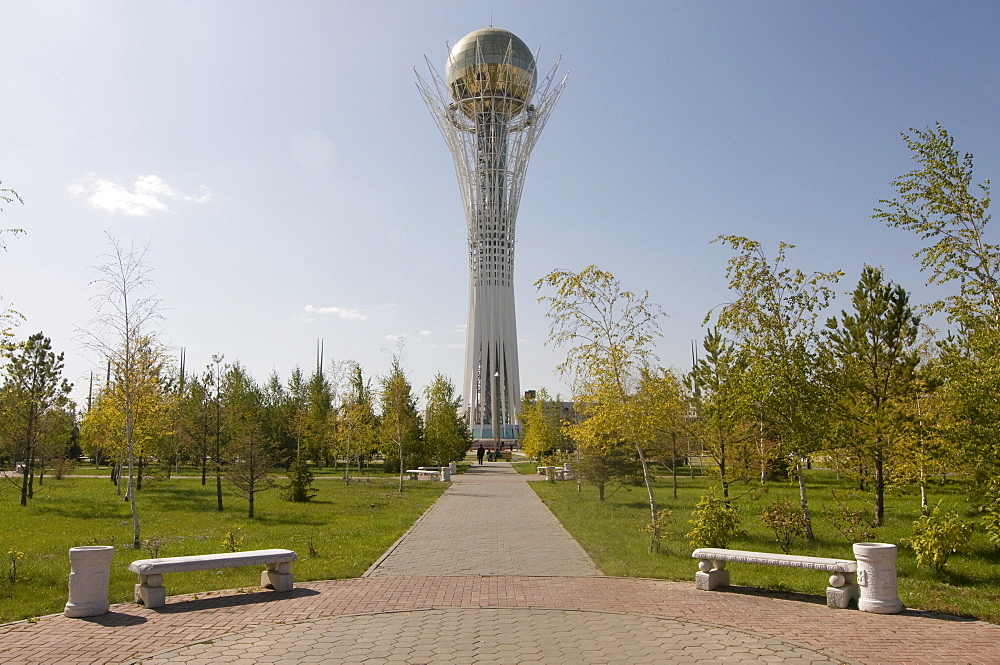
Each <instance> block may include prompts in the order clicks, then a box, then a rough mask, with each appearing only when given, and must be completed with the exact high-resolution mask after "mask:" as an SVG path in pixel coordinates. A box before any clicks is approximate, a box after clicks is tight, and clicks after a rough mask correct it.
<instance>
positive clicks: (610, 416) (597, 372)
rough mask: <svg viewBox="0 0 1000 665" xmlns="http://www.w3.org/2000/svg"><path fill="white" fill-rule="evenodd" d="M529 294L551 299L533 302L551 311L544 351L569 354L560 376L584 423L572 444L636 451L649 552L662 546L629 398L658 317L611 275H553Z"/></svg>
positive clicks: (647, 360) (593, 271)
mask: <svg viewBox="0 0 1000 665" xmlns="http://www.w3.org/2000/svg"><path fill="white" fill-rule="evenodd" d="M535 288H536V289H538V290H541V289H543V288H548V289H552V290H553V291H554V294H553V295H549V296H542V297H540V298H539V301H540V302H543V303H546V304H547V305H548V307H549V311H548V312H547V313H546V316H547V317H548V318H549V340H548V343H549V344H553V345H555V346H565V347H566V348H567V352H566V360H565V361H564V362H563V363H562V364H560V365H559V371H560V373H561V374H562V375H563V376H564V377H567V378H569V379H570V380H571V381H572V385H573V391H574V399H575V401H576V402H577V404H578V405H580V411H581V412H582V415H583V416H584V418H585V419H584V420H583V421H582V422H581V423H580V424H579V425H578V426H574V427H571V428H570V430H571V431H570V433H571V436H572V437H573V439H574V440H576V441H577V442H581V441H582V440H584V439H587V438H588V437H589V438H591V439H593V440H595V441H596V440H598V438H600V439H601V440H603V441H604V442H606V443H607V444H609V445H616V446H630V447H631V448H633V449H634V450H635V452H636V455H637V456H638V458H639V461H640V463H641V464H642V470H643V479H644V480H645V484H646V492H647V494H648V496H649V507H650V514H651V520H650V524H651V525H652V530H651V533H650V549H651V550H653V549H655V547H656V546H657V544H658V543H659V542H660V533H659V528H658V525H659V523H660V522H659V516H658V512H657V507H656V496H655V494H654V491H653V478H652V473H651V472H650V469H649V459H648V457H647V456H646V452H645V449H644V443H645V442H644V440H643V437H642V434H643V432H642V414H641V413H640V412H639V407H638V406H637V404H636V399H635V391H636V386H637V381H638V378H639V376H640V374H641V372H642V370H644V369H647V368H648V367H649V366H650V364H651V362H652V360H653V359H654V358H655V356H654V355H653V350H652V345H653V342H654V340H655V339H656V338H657V337H658V336H659V335H660V330H659V323H658V321H659V319H660V318H661V317H662V316H663V313H662V312H661V310H660V308H659V307H658V306H656V305H654V304H652V303H650V302H649V293H648V292H644V293H642V294H641V295H640V294H638V293H635V292H633V291H628V290H625V289H623V288H622V286H621V284H619V282H618V280H617V279H615V277H614V275H612V274H611V273H609V272H604V271H602V270H600V269H599V268H597V267H596V266H593V265H591V266H588V267H586V268H584V269H583V270H582V271H580V272H579V273H574V272H572V271H569V270H554V271H552V272H550V273H549V274H548V275H546V276H545V277H543V278H541V279H539V280H538V281H536V282H535ZM598 433H600V434H601V436H600V437H598V436H597V435H598Z"/></svg>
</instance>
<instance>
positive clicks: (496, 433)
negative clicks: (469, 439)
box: [492, 371, 500, 455]
mask: <svg viewBox="0 0 1000 665" xmlns="http://www.w3.org/2000/svg"><path fill="white" fill-rule="evenodd" d="M499 386H500V372H499V371H497V372H493V418H492V420H493V454H494V455H496V454H497V451H499V450H500V430H499V429H497V426H498V425H499V421H500V418H499V417H498V416H499V415H500V414H499V413H498V411H499V410H500V409H499V408H498V405H497V390H498V389H499Z"/></svg>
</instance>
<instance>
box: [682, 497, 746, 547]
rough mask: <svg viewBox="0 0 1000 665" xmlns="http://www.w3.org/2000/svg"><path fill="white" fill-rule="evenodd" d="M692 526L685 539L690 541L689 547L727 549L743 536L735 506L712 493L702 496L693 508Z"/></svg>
mask: <svg viewBox="0 0 1000 665" xmlns="http://www.w3.org/2000/svg"><path fill="white" fill-rule="evenodd" d="M689 524H691V525H692V527H694V528H692V529H691V531H690V532H689V533H688V534H687V537H688V538H690V539H691V547H692V548H694V549H698V548H699V547H722V548H726V547H729V543H730V542H732V541H733V540H735V539H736V538H739V537H740V536H743V535H745V533H746V532H745V531H743V529H741V528H740V526H741V524H742V519H741V518H740V513H739V511H738V510H737V509H736V506H734V505H732V503H729V502H727V501H724V500H723V499H721V498H719V497H718V494H717V492H716V491H715V489H714V488H713V490H712V491H710V492H708V493H706V494H703V495H702V496H701V499H700V500H699V501H698V505H697V506H696V507H695V510H694V515H693V518H692V519H691V520H690V521H689Z"/></svg>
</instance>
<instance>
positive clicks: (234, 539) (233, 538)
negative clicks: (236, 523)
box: [222, 529, 243, 552]
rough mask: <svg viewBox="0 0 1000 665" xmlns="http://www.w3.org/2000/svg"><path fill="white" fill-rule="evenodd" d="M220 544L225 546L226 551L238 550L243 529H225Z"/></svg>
mask: <svg viewBox="0 0 1000 665" xmlns="http://www.w3.org/2000/svg"><path fill="white" fill-rule="evenodd" d="M222 546H223V547H225V548H226V551H227V552H239V551H240V549H241V548H242V547H243V530H242V529H234V530H232V531H227V532H226V535H225V536H223V537H222Z"/></svg>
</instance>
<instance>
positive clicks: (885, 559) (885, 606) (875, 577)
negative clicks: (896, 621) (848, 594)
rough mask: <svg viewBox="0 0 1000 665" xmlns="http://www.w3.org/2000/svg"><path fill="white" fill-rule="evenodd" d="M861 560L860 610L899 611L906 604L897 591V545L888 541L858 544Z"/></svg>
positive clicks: (859, 577) (896, 612) (858, 558)
mask: <svg viewBox="0 0 1000 665" xmlns="http://www.w3.org/2000/svg"><path fill="white" fill-rule="evenodd" d="M854 558H855V559H857V560H858V586H859V587H861V598H860V599H858V609H859V610H861V611H863V612H874V613H876V614H899V613H900V612H902V611H903V603H902V602H900V600H899V595H898V594H897V591H896V546H895V545H890V544H888V543H855V544H854Z"/></svg>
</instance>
